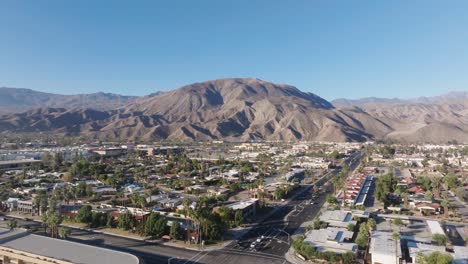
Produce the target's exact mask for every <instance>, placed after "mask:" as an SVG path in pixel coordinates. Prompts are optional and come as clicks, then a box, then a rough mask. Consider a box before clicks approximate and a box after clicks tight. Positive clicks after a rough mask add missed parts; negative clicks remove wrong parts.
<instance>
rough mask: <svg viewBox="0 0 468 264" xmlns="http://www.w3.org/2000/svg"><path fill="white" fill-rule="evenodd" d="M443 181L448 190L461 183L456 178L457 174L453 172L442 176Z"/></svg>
mask: <svg viewBox="0 0 468 264" xmlns="http://www.w3.org/2000/svg"><path fill="white" fill-rule="evenodd" d="M444 182H445V184H446V185H447V187H448V189H449V190H455V189H456V188H458V187H459V186H460V184H461V182H460V180H459V179H458V176H457V175H455V174H453V173H449V174H447V175H446V176H445V177H444Z"/></svg>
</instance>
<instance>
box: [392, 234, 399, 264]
mask: <svg viewBox="0 0 468 264" xmlns="http://www.w3.org/2000/svg"><path fill="white" fill-rule="evenodd" d="M392 238H393V240H394V241H395V263H396V264H398V262H399V261H398V241H400V239H401V236H400V234H399V233H396V232H395V233H393V234H392Z"/></svg>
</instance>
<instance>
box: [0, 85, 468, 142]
mask: <svg viewBox="0 0 468 264" xmlns="http://www.w3.org/2000/svg"><path fill="white" fill-rule="evenodd" d="M35 93H37V94H38V95H36V94H35ZM4 95H6V96H9V97H4ZM40 96H42V97H40ZM9 98H11V99H9ZM39 98H44V99H39ZM0 110H2V111H3V112H4V113H3V115H1V116H0V133H3V134H11V133H38V132H45V133H49V132H52V133H57V134H61V135H68V136H87V137H90V138H96V139H97V138H100V139H104V138H106V139H109V138H120V139H140V140H142V139H144V140H177V141H194V140H214V139H223V140H227V141H248V140H281V141H297V140H307V141H312V140H320V141H366V140H392V141H401V142H435V143H446V142H448V141H454V140H456V141H458V142H468V93H467V92H458V93H450V94H447V95H443V96H438V97H429V98H425V97H421V98H417V99H411V100H401V99H381V98H365V99H359V100H347V99H338V100H335V101H332V102H328V101H327V100H325V99H323V98H321V97H319V96H317V95H315V94H313V93H309V92H303V91H301V90H299V89H297V88H296V87H294V86H290V85H285V84H275V83H271V82H266V81H262V80H259V79H254V78H229V79H218V80H212V81H206V82H201V83H194V84H190V85H187V86H184V87H181V88H178V89H175V90H172V91H167V92H156V93H153V94H151V95H148V96H144V97H129V96H120V95H114V94H104V93H96V94H88V95H86V94H85V95H54V94H47V93H40V92H35V91H32V90H27V89H14V88H2V89H0Z"/></svg>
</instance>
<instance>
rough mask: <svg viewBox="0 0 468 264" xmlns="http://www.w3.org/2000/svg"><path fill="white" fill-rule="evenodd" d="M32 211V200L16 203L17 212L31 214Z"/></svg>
mask: <svg viewBox="0 0 468 264" xmlns="http://www.w3.org/2000/svg"><path fill="white" fill-rule="evenodd" d="M34 209H35V208H34V202H33V200H25V201H18V212H22V213H28V214H31V213H33V212H34Z"/></svg>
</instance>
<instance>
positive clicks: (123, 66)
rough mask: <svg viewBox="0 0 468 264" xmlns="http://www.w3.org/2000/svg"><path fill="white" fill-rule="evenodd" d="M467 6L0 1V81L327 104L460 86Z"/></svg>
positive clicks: (74, 89) (467, 50) (466, 61)
mask: <svg viewBox="0 0 468 264" xmlns="http://www.w3.org/2000/svg"><path fill="white" fill-rule="evenodd" d="M467 10H468V1H464V0H463V1H462V0H461V1H430V0H429V1H428V0H420V1H416V0H415V1H407V0H404V1H394V0H392V1H375V0H372V1H358V0H356V1H345V0H343V1H330V0H323V1H319V0H305V1H299V0H294V1H284V0H277V1H276V0H263V1H258V0H235V1H231V0H225V1H221V0H212V1H208V0H197V1H194V0H186V1H177V0H170V1H156V0H155V1H130V0H128V1H116V0H109V1H103V0H99V1H95V0H80V1H63V0H56V1H52V0H44V1H37V0H29V1H26V0H17V1H13V0H11V1H9V0H5V1H0V86H8V87H25V88H31V89H35V90H40V91H47V92H54V93H64V94H73V93H89V92H96V91H104V92H114V93H121V94H130V95H144V94H149V93H152V92H155V91H158V90H169V89H174V88H178V87H180V86H182V85H184V84H189V83H192V82H198V81H204V80H210V79H216V78H222V77H257V78H260V79H263V80H268V81H273V82H279V83H287V84H292V85H295V86H297V87H298V88H300V89H301V90H305V91H310V92H314V93H316V94H318V95H320V96H322V97H324V98H326V99H334V98H340V97H347V98H359V97H366V96H379V97H402V98H407V97H416V96H420V95H425V96H431V95H437V94H442V93H445V92H448V91H454V90H462V91H464V90H468V15H467Z"/></svg>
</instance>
